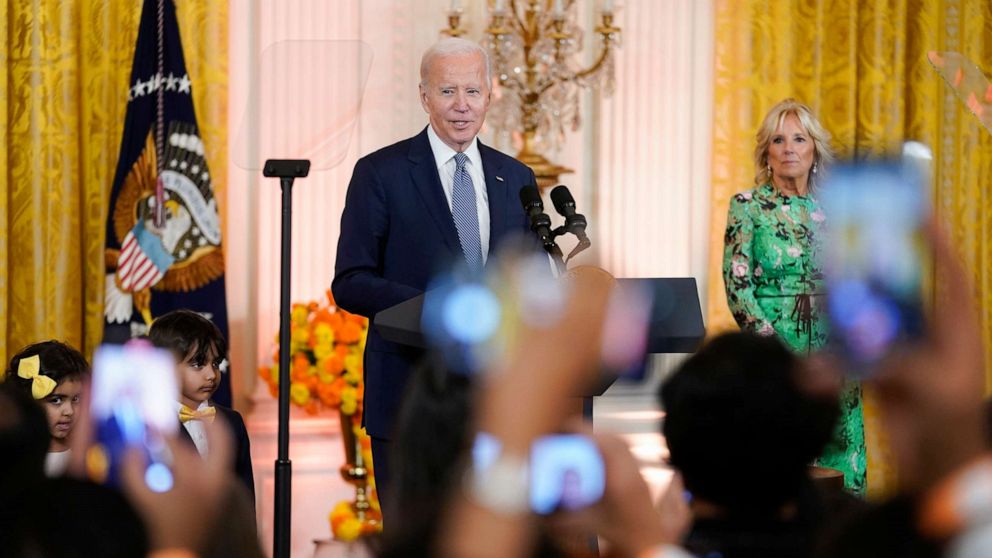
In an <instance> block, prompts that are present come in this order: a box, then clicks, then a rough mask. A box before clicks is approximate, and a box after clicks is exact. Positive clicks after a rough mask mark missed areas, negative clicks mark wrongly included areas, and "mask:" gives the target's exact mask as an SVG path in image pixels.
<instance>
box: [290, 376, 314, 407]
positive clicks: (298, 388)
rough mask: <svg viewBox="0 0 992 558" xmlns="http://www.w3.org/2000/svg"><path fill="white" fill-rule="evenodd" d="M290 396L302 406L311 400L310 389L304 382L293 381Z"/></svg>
mask: <svg viewBox="0 0 992 558" xmlns="http://www.w3.org/2000/svg"><path fill="white" fill-rule="evenodd" d="M289 398H290V399H291V400H292V401H293V403H296V404H297V405H300V406H301V407H302V406H303V405H306V404H307V403H309V402H310V389H309V388H307V386H306V385H304V384H300V383H297V382H293V383H291V384H290V385H289Z"/></svg>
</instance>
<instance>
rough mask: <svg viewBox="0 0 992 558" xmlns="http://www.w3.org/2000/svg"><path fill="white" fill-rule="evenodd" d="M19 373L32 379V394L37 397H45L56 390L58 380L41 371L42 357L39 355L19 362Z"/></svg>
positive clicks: (25, 377) (22, 376) (27, 378)
mask: <svg viewBox="0 0 992 558" xmlns="http://www.w3.org/2000/svg"><path fill="white" fill-rule="evenodd" d="M17 375H18V376H20V377H21V378H24V379H25V380H31V396H32V397H34V398H35V399H44V398H46V397H48V394H49V393H52V392H53V391H55V386H56V385H57V382H56V381H55V380H53V379H51V378H49V377H48V376H46V375H44V374H42V373H41V359H40V358H38V355H33V356H29V357H28V358H22V359H21V362H19V363H18V364H17Z"/></svg>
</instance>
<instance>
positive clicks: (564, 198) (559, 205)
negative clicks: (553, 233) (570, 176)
mask: <svg viewBox="0 0 992 558" xmlns="http://www.w3.org/2000/svg"><path fill="white" fill-rule="evenodd" d="M551 202H552V203H554V204H555V211H557V212H558V213H559V214H560V215H561V216H562V217H564V218H565V230H566V231H568V232H570V233H572V234H574V235H575V236H576V237H578V239H579V243H581V244H584V245H587V246H588V245H589V244H591V243H590V242H589V237H587V236H586V224H587V223H586V216H585V215H583V214H581V213H576V212H575V198H573V197H572V193H571V192H569V191H568V187H567V186H565V185H564V184H560V185H558V186H555V188H554V190H551Z"/></svg>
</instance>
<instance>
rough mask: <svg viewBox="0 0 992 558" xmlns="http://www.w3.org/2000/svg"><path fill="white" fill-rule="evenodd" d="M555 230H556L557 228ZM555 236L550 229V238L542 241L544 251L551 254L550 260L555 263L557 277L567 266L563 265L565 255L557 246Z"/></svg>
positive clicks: (562, 273) (566, 269) (563, 272)
mask: <svg viewBox="0 0 992 558" xmlns="http://www.w3.org/2000/svg"><path fill="white" fill-rule="evenodd" d="M555 230H556V231H557V230H558V229H555ZM555 236H558V235H556V234H554V231H552V236H551V238H549V239H548V240H547V241H546V242H544V246H543V247H544V251H545V252H547V253H548V255H550V256H551V261H552V262H554V264H555V270H556V271H557V272H558V277H561V276H562V275H564V274H565V272H566V271H568V268H566V267H565V256H564V253H563V252H562V251H561V248H559V247H558V243H557V242H555Z"/></svg>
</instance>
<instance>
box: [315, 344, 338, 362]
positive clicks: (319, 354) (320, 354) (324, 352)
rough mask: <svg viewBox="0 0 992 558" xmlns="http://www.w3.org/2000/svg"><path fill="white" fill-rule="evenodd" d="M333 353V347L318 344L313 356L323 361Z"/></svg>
mask: <svg viewBox="0 0 992 558" xmlns="http://www.w3.org/2000/svg"><path fill="white" fill-rule="evenodd" d="M333 352H334V346H333V345H326V344H324V343H321V342H318V343H317V344H316V345H315V346H314V348H313V356H314V357H316V358H317V360H323V359H325V358H327V357H329V356H331V353H333Z"/></svg>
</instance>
